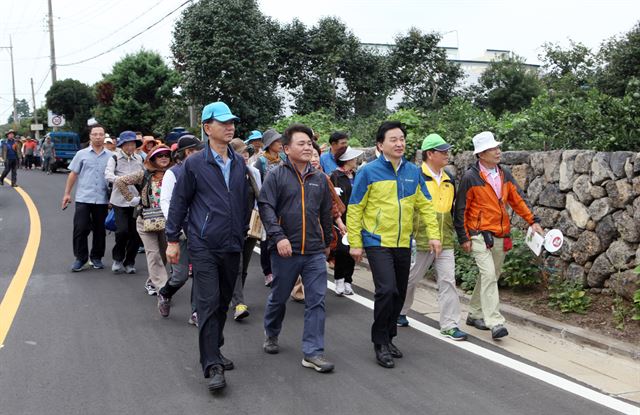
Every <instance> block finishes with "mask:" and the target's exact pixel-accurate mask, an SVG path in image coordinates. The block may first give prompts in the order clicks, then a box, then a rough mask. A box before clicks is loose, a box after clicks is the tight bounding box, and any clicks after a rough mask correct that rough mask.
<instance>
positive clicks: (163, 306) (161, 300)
mask: <svg viewBox="0 0 640 415" xmlns="http://www.w3.org/2000/svg"><path fill="white" fill-rule="evenodd" d="M158 311H159V312H160V315H161V316H162V317H169V312H170V311H171V298H167V297H165V296H164V295H162V294H160V293H158Z"/></svg>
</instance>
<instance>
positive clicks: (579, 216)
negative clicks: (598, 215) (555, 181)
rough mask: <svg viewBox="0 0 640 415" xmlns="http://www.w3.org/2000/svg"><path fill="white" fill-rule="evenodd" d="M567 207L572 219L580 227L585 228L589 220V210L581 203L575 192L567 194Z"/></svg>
mask: <svg viewBox="0 0 640 415" xmlns="http://www.w3.org/2000/svg"><path fill="white" fill-rule="evenodd" d="M566 209H567V210H568V211H569V214H570V215H571V220H573V223H575V224H576V226H577V227H578V228H581V229H584V228H585V227H586V226H587V222H588V221H589V218H590V217H589V211H588V210H587V208H586V207H585V206H584V205H583V204H582V203H580V201H579V200H578V199H577V198H576V196H575V195H574V194H573V193H569V194H567V198H566Z"/></svg>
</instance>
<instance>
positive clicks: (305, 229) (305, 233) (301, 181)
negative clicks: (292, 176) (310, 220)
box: [293, 167, 307, 255]
mask: <svg viewBox="0 0 640 415" xmlns="http://www.w3.org/2000/svg"><path fill="white" fill-rule="evenodd" d="M293 169H294V170H295V171H296V176H297V177H298V182H300V189H301V190H302V246H301V248H300V255H304V244H305V241H306V236H307V218H306V214H305V210H306V209H305V206H304V178H302V177H301V176H300V173H298V170H297V169H296V168H295V167H294V168H293Z"/></svg>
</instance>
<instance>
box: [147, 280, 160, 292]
mask: <svg viewBox="0 0 640 415" xmlns="http://www.w3.org/2000/svg"><path fill="white" fill-rule="evenodd" d="M144 288H145V290H147V294H149V295H158V289H157V288H156V287H155V286H154V285H153V284H151V281H147V282H145V283H144Z"/></svg>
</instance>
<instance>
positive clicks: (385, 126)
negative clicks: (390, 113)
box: [376, 121, 407, 143]
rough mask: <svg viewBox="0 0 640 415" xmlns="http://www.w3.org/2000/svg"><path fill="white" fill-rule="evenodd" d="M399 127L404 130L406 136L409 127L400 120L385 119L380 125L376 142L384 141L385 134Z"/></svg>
mask: <svg viewBox="0 0 640 415" xmlns="http://www.w3.org/2000/svg"><path fill="white" fill-rule="evenodd" d="M396 128H399V129H400V130H402V133H403V134H404V136H405V137H406V136H407V128H406V127H405V126H404V124H402V123H401V122H400V121H385V122H383V123H382V124H381V125H380V127H378V132H377V133H376V143H382V142H383V141H384V135H385V134H386V133H387V131H389V130H394V129H396Z"/></svg>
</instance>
